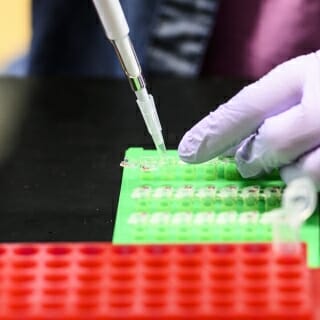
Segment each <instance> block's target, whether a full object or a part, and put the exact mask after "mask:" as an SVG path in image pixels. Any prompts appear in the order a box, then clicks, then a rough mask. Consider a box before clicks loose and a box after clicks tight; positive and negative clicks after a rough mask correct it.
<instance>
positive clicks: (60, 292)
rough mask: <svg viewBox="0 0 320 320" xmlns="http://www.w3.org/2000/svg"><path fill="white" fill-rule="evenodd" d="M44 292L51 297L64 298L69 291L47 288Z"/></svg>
mask: <svg viewBox="0 0 320 320" xmlns="http://www.w3.org/2000/svg"><path fill="white" fill-rule="evenodd" d="M43 292H44V294H46V295H49V296H63V295H66V294H67V292H68V291H67V290H66V289H59V288H46V289H44V291H43Z"/></svg>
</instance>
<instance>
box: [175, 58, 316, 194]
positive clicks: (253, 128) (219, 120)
mask: <svg viewBox="0 0 320 320" xmlns="http://www.w3.org/2000/svg"><path fill="white" fill-rule="evenodd" d="M319 114H320V52H316V53H312V54H309V55H304V56H300V57H298V58H295V59H293V60H290V61H288V62H286V63H284V64H282V65H280V66H278V67H277V68H275V69H274V70H272V71H271V72H270V73H268V74H267V75H266V76H264V77H263V78H261V79H260V80H259V81H257V82H255V83H254V84H251V85H250V86H248V87H246V88H244V89H243V90H242V91H240V92H239V93H238V94H237V95H236V96H235V97H233V98H232V99H230V100H229V101H228V102H227V103H225V104H223V105H222V106H220V107H219V108H218V109H217V110H216V111H215V112H212V113H210V114H209V115H208V116H207V117H206V118H204V119H202V120H201V121H200V122H199V123H197V124H196V125H195V126H194V127H193V128H192V129H191V130H189V131H188V132H187V133H186V134H185V136H184V137H183V139H182V141H181V142H180V145H179V155H180V157H181V159H182V160H184V161H185V162H189V163H200V162H204V161H207V160H209V159H211V158H214V157H216V156H218V155H220V154H223V153H224V152H226V151H228V150H230V148H235V159H236V162H237V165H238V169H239V171H240V173H241V175H242V176H243V177H252V176H257V175H259V174H261V173H264V172H269V171H271V170H272V169H273V168H277V167H279V168H281V170H280V172H281V176H282V178H283V179H284V180H285V181H286V182H289V181H291V180H292V179H293V178H294V177H297V176H301V175H307V176H310V177H311V178H312V179H313V180H314V181H315V183H316V185H317V187H318V189H320V120H319V117H320V116H319Z"/></svg>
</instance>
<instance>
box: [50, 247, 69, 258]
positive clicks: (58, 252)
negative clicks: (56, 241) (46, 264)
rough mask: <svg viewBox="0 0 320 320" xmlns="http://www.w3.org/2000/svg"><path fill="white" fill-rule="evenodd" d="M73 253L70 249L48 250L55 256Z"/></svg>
mask: <svg viewBox="0 0 320 320" xmlns="http://www.w3.org/2000/svg"><path fill="white" fill-rule="evenodd" d="M70 252H71V249H70V248H68V247H52V248H49V249H48V253H50V254H53V255H57V256H59V255H65V254H68V253H70Z"/></svg>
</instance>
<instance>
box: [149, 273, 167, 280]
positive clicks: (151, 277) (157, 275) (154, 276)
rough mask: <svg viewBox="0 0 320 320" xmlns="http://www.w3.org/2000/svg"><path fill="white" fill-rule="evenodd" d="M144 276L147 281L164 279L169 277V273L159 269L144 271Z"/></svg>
mask: <svg viewBox="0 0 320 320" xmlns="http://www.w3.org/2000/svg"><path fill="white" fill-rule="evenodd" d="M144 277H145V279H146V280H148V281H166V280H167V279H168V278H169V273H168V272H163V271H161V273H160V272H159V271H156V272H145V273H144Z"/></svg>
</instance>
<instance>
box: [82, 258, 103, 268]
mask: <svg viewBox="0 0 320 320" xmlns="http://www.w3.org/2000/svg"><path fill="white" fill-rule="evenodd" d="M79 265H80V266H81V267H82V268H89V269H91V268H92V269H94V268H100V267H102V261H96V260H83V261H80V262H79Z"/></svg>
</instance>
